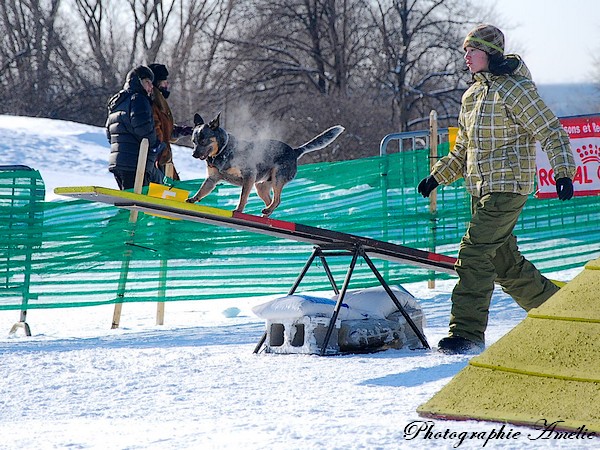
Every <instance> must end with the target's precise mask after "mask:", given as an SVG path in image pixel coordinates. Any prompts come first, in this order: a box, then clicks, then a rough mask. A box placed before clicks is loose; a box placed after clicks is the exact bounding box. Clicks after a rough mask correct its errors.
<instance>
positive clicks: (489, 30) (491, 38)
mask: <svg viewBox="0 0 600 450" xmlns="http://www.w3.org/2000/svg"><path fill="white" fill-rule="evenodd" d="M466 47H473V48H476V49H479V50H482V51H484V52H486V53H487V54H488V55H496V56H502V55H504V34H502V31H500V30H499V29H498V28H496V27H495V26H493V25H488V24H482V25H478V26H476V27H475V28H473V29H472V30H471V31H469V34H467V37H466V38H465V41H464V42H463V49H465V48H466Z"/></svg>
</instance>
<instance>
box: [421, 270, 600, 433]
mask: <svg viewBox="0 0 600 450" xmlns="http://www.w3.org/2000/svg"><path fill="white" fill-rule="evenodd" d="M417 412H418V413H419V415H421V416H424V417H430V418H437V419H450V420H465V419H475V420H486V421H494V422H506V423H512V424H516V425H528V426H535V427H543V428H546V427H550V428H553V429H556V430H570V431H579V432H594V433H598V432H600V259H597V260H594V261H590V262H589V263H588V264H586V266H585V269H584V270H583V272H581V273H580V274H579V275H578V276H577V277H575V278H574V279H573V281H571V282H569V283H567V284H566V285H565V286H564V287H563V288H562V289H561V290H560V291H559V292H558V293H556V294H555V295H554V296H552V297H551V298H550V299H549V300H548V301H546V303H544V304H543V305H541V306H540V307H539V308H535V309H533V310H531V311H529V313H528V315H527V318H526V319H525V320H524V321H523V322H521V323H520V324H519V325H517V326H516V327H515V328H514V329H513V330H511V331H510V332H509V333H508V334H506V335H505V336H504V337H502V338H501V339H500V340H498V342H496V343H495V344H493V345H492V346H490V347H489V348H488V349H486V350H485V351H484V352H483V353H481V355H479V356H476V357H474V358H473V359H471V360H470V361H469V365H468V366H467V367H465V368H464V369H463V370H462V371H461V372H459V373H458V374H457V375H456V376H455V377H454V378H453V379H452V380H451V381H450V383H448V384H447V385H446V386H444V388H443V389H442V390H441V391H439V392H438V393H437V394H435V395H434V396H433V397H432V398H431V399H430V400H429V401H428V402H426V403H424V404H423V405H421V406H419V408H417ZM582 427H583V428H582Z"/></svg>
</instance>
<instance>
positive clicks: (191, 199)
mask: <svg viewBox="0 0 600 450" xmlns="http://www.w3.org/2000/svg"><path fill="white" fill-rule="evenodd" d="M197 201H198V200H196V197H190V198H186V199H185V202H186V203H196V202H197Z"/></svg>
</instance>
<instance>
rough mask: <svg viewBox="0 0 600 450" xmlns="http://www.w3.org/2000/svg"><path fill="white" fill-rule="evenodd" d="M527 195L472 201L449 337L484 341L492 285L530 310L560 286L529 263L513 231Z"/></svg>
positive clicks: (499, 195) (496, 194) (496, 195)
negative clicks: (499, 287) (498, 287)
mask: <svg viewBox="0 0 600 450" xmlns="http://www.w3.org/2000/svg"><path fill="white" fill-rule="evenodd" d="M526 201H527V196H525V195H519V194H509V193H499V192H494V193H491V194H488V195H485V196H483V197H481V198H475V197H473V198H472V200H471V208H472V214H473V215H472V218H471V222H470V223H469V226H468V228H467V231H466V233H465V235H464V236H463V238H462V240H461V243H460V248H459V252H458V259H457V262H456V265H455V269H456V272H457V273H458V276H459V280H458V283H457V284H456V286H455V288H454V290H453V292H452V311H451V314H450V336H461V337H463V338H465V339H468V340H470V341H473V342H478V343H485V330H486V328H487V323H488V314H489V307H490V300H491V298H492V293H493V291H494V283H495V282H497V283H498V284H500V286H502V290H503V291H504V292H506V293H507V294H508V295H510V296H511V297H512V298H513V299H514V300H515V301H516V302H517V303H518V304H519V306H521V307H522V308H523V309H525V310H526V311H529V310H530V309H532V308H536V307H538V306H540V305H541V304H542V303H544V302H545V301H546V300H547V299H548V298H550V297H551V296H552V295H553V294H555V293H556V292H557V291H558V290H559V288H558V287H557V286H556V285H555V284H554V283H552V282H551V281H550V280H548V279H547V278H545V277H544V276H543V275H542V274H541V273H540V272H539V270H537V269H536V268H535V266H534V265H533V264H531V263H530V262H529V261H527V260H526V259H525V258H524V257H523V256H522V255H521V253H520V252H519V249H518V248H517V239H516V237H515V236H514V235H513V234H512V232H513V229H514V227H515V224H516V223H517V219H518V218H519V215H520V214H521V211H522V210H523V207H524V206H525V202H526Z"/></svg>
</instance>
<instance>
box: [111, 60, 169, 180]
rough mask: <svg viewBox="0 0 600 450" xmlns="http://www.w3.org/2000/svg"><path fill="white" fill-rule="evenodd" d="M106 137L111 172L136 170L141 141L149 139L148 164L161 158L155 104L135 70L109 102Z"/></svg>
mask: <svg viewBox="0 0 600 450" xmlns="http://www.w3.org/2000/svg"><path fill="white" fill-rule="evenodd" d="M106 137H107V138H108V141H109V142H110V156H109V157H108V168H109V170H110V169H113V168H115V167H117V168H119V169H122V170H134V171H135V170H136V168H137V160H138V154H139V149H140V143H141V142H142V139H144V138H147V139H148V144H149V147H148V164H147V166H146V167H149V166H151V165H152V164H153V163H154V162H155V161H156V158H157V156H158V154H157V150H159V144H160V142H159V140H158V139H157V137H156V131H155V128H154V119H153V117H152V103H151V102H150V98H149V97H148V94H147V93H146V91H145V90H144V87H143V86H142V82H141V80H140V78H139V77H138V76H137V75H136V74H135V73H134V71H133V70H132V71H131V72H129V74H127V80H126V81H125V85H124V86H123V89H122V90H121V91H119V92H118V93H117V94H115V95H113V96H112V97H111V99H110V100H109V101H108V118H107V119H106Z"/></svg>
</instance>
